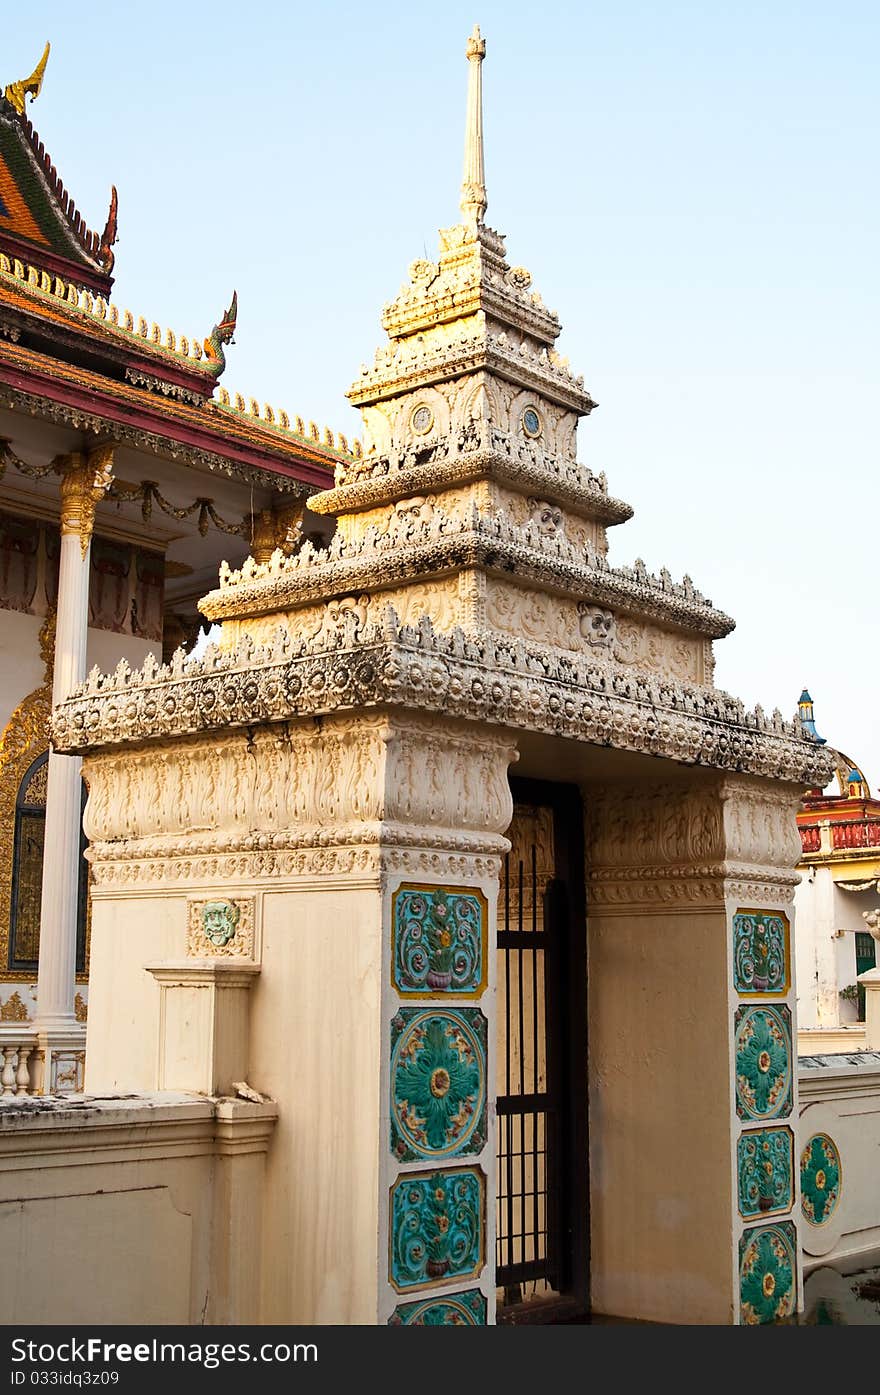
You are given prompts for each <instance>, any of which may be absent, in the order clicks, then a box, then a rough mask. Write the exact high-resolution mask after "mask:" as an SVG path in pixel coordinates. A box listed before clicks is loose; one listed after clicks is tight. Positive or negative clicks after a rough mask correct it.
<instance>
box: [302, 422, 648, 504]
mask: <svg viewBox="0 0 880 1395" xmlns="http://www.w3.org/2000/svg"><path fill="white" fill-rule="evenodd" d="M489 476H491V477H492V478H493V479H495V480H497V481H498V482H499V483H502V484H509V485H510V486H511V487H512V488H514V489H521V490H527V491H529V492H538V493H548V492H549V493H550V494H552V496H553V498H555V499H557V500H558V501H559V502H560V503H563V504H573V505H575V506H576V507H578V508H580V509H581V510H582V511H583V512H584V513H588V514H589V515H590V516H591V517H595V518H599V519H600V520H601V521H603V522H606V523H625V522H626V521H627V519H629V518H632V514H633V511H632V508H631V506H630V505H629V504H627V503H624V501H623V500H622V499H615V498H613V497H612V496H611V495H609V493H608V482H607V480H606V478H605V476H604V474H602V473H600V474H598V475H595V474H594V473H593V472H592V470H590V469H588V468H587V466H586V465H582V464H580V463H579V462H578V461H577V460H574V459H570V458H568V457H567V456H564V455H561V454H559V453H558V452H554V451H548V450H547V449H545V447H544V446H543V445H542V444H541V443H540V442H535V441H529V440H528V439H526V438H524V437H522V436H520V435H514V434H513V433H512V432H510V431H505V430H503V429H502V428H501V427H499V426H496V425H494V424H492V423H487V422H484V423H481V422H476V421H471V422H469V423H468V424H467V426H466V427H462V429H461V430H460V431H459V432H458V433H452V434H450V435H435V436H429V437H427V438H426V439H425V441H424V442H423V443H421V444H419V445H415V444H414V443H412V442H410V443H408V444H407V445H405V446H401V447H398V448H397V449H391V450H389V451H387V452H384V453H377V454H369V455H364V456H361V457H360V458H359V459H357V460H351V461H345V462H340V463H339V464H338V465H337V467H336V475H335V484H336V487H335V488H334V489H327V490H322V491H321V492H320V493H318V494H315V495H314V496H313V500H312V501H310V506H311V504H313V505H314V511H315V512H316V513H333V514H338V513H342V512H344V511H346V510H350V509H363V508H372V507H373V506H374V505H375V504H378V503H383V502H385V500H386V499H391V498H396V497H399V495H400V494H401V493H419V492H421V493H423V492H424V491H425V490H426V489H447V488H451V487H454V486H456V485H458V484H462V483H465V482H467V481H469V480H474V479H482V478H485V477H489Z"/></svg>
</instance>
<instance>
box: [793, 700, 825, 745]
mask: <svg viewBox="0 0 880 1395" xmlns="http://www.w3.org/2000/svg"><path fill="white" fill-rule="evenodd" d="M798 716H799V717H800V719H801V726H802V727H803V729H804V731H805V732H806V733H807V735H808V736H811V737H812V738H813V740H814V741H816V742H817V743H818V744H819V745H820V746H824V745H825V737H824V736H820V735H819V733H818V732H817V730H816V723H815V721H814V719H813V699H812V698H811V697H810V694H809V692H808V691H807V689H806V688H804V690H803V692H802V693H801V695H800V697H799V698H798Z"/></svg>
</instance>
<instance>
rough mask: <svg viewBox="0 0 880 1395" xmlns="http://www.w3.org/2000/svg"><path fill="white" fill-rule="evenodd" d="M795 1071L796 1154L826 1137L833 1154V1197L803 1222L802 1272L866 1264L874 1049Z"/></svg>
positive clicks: (878, 1188) (876, 1137)
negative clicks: (815, 1215) (817, 1218)
mask: <svg viewBox="0 0 880 1395" xmlns="http://www.w3.org/2000/svg"><path fill="white" fill-rule="evenodd" d="M798 1069H799V1077H800V1125H799V1146H800V1149H801V1153H802V1154H803V1151H804V1150H805V1149H806V1148H807V1147H808V1146H809V1144H810V1140H811V1139H812V1138H814V1137H815V1136H817V1135H825V1136H826V1137H827V1138H828V1139H830V1140H831V1143H832V1144H833V1147H834V1149H835V1150H836V1153H837V1156H838V1159H839V1162H838V1164H837V1166H838V1171H839V1180H838V1183H837V1187H836V1193H837V1194H836V1198H831V1197H830V1195H826V1198H825V1208H826V1209H825V1211H824V1214H823V1216H822V1219H821V1221H819V1222H818V1223H811V1221H810V1219H809V1217H808V1216H805V1218H804V1220H803V1222H802V1224H801V1243H802V1247H803V1253H804V1270H805V1272H806V1271H807V1270H811V1269H815V1268H817V1267H819V1266H820V1265H827V1264H835V1263H837V1262H840V1263H841V1264H842V1265H844V1264H845V1262H847V1261H849V1260H852V1259H856V1258H859V1257H864V1258H865V1260H866V1262H870V1261H871V1256H872V1254H875V1253H876V1251H877V1250H878V1249H880V1184H878V1178H880V1051H861V1052H857V1053H853V1054H851V1055H846V1056H844V1055H826V1056H807V1057H802V1058H801V1060H800V1061H799V1063H798ZM809 1167H810V1163H809V1161H808V1164H807V1168H808V1171H809ZM825 1171H826V1172H828V1169H827V1168H826V1169H825ZM802 1173H803V1159H802ZM827 1181H828V1179H826V1183H827ZM803 1190H804V1193H805V1194H808V1192H809V1184H807V1185H805V1186H804V1188H803ZM825 1192H826V1193H829V1186H828V1185H826V1188H825ZM831 1200H833V1205H830V1204H829V1201H831ZM873 1262H874V1263H876V1259H874V1260H873ZM850 1267H852V1266H850Z"/></svg>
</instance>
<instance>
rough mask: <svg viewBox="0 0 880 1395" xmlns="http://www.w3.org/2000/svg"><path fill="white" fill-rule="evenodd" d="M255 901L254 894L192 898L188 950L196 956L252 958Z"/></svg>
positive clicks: (189, 911) (189, 900) (188, 903)
mask: <svg viewBox="0 0 880 1395" xmlns="http://www.w3.org/2000/svg"><path fill="white" fill-rule="evenodd" d="M255 923H256V902H255V900H254V898H253V897H252V896H248V897H244V896H234V897H223V898H219V897H212V898H210V899H209V898H206V897H189V898H188V900H187V937H186V952H187V955H189V956H190V957H195V958H197V959H217V958H221V959H253V958H254V954H255V947H256V946H255Z"/></svg>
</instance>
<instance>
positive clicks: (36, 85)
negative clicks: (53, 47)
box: [3, 40, 49, 116]
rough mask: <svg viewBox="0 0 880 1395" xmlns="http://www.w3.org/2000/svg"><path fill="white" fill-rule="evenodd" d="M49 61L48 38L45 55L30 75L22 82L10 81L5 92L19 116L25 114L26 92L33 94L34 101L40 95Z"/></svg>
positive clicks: (44, 50)
mask: <svg viewBox="0 0 880 1395" xmlns="http://www.w3.org/2000/svg"><path fill="white" fill-rule="evenodd" d="M48 61H49V41H48V40H47V41H46V47H45V48H44V49H43V56H42V58H41V59H40V61H39V63H38V64H37V66H36V67H35V68H34V71H33V72H32V73H31V75H30V77H29V78H22V80H21V82H10V83H9V85H8V87H7V88H6V91H5V92H4V93H3V95H4V97H5V98H6V100H7V102H10V103H11V104H12V106H14V107H15V110H16V111H17V112H18V114H19V116H24V99H25V93H27V92H29V93H30V94H31V101H33V100H34V98H35V97H39V95H40V88H41V87H42V86H43V74H44V73H45V71H46V64H47V63H48Z"/></svg>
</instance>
